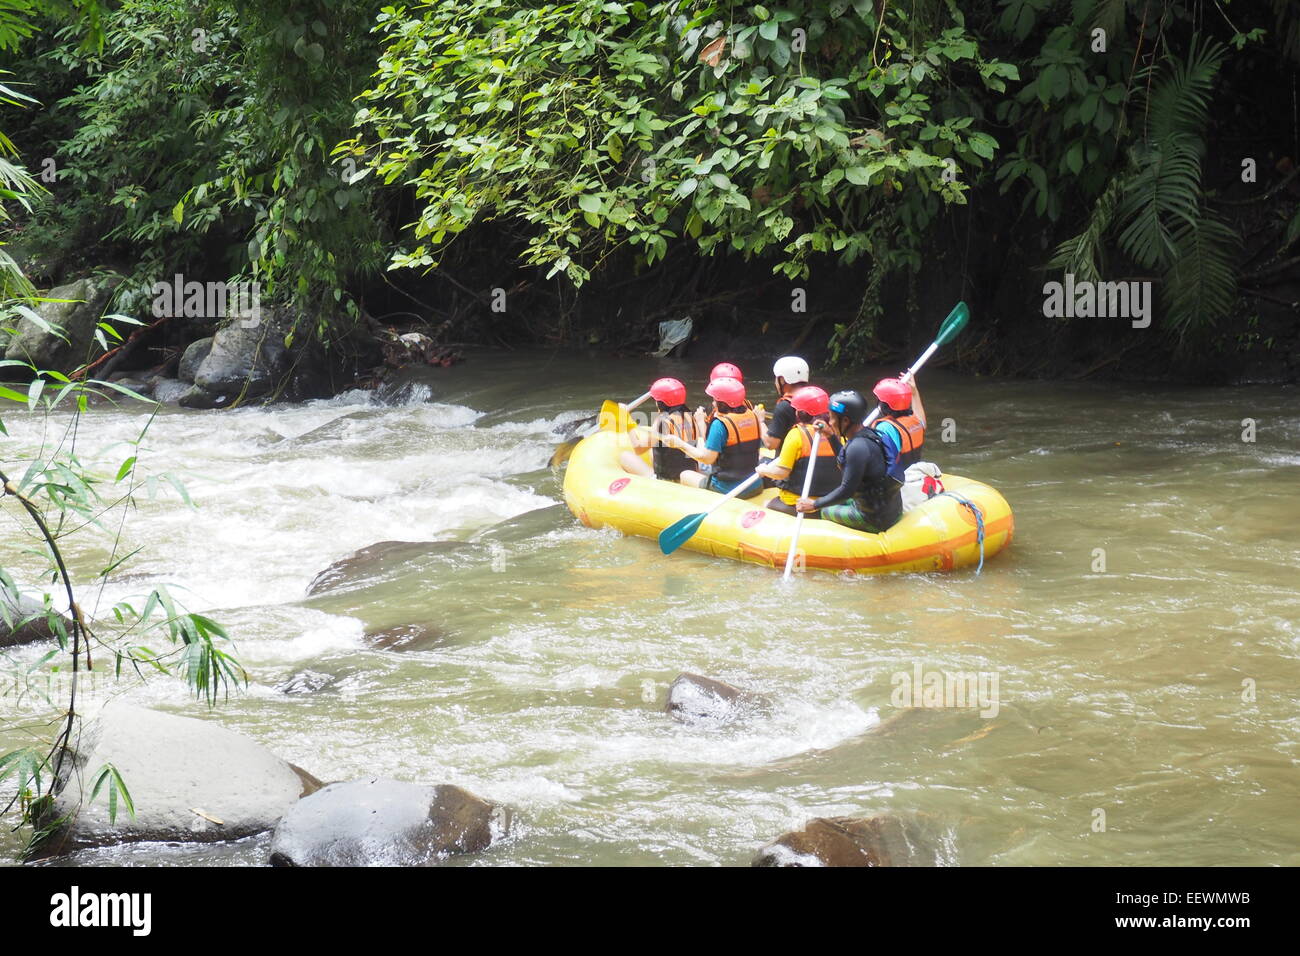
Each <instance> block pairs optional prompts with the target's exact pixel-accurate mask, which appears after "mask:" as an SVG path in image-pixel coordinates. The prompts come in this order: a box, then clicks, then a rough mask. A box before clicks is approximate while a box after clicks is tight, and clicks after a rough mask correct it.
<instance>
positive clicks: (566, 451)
mask: <svg viewBox="0 0 1300 956" xmlns="http://www.w3.org/2000/svg"><path fill="white" fill-rule="evenodd" d="M580 441H582V436H581V435H579V436H578V437H577V438H570V439H569V440H568V441H566V442H565V443H564V444H563V445H560V446H559V447H558V448H556V449H555V453H554V454H552V455H551V460H550V466H551V467H552V468H559V467H560V466H561V465H563V464H564V463H565V462H566V461H568V460H569V457H570V456H571V455H572V454H573V449H575V448H577V447H578V442H580Z"/></svg>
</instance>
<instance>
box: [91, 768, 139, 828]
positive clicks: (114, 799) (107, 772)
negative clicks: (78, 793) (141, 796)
mask: <svg viewBox="0 0 1300 956" xmlns="http://www.w3.org/2000/svg"><path fill="white" fill-rule="evenodd" d="M105 784H107V785H108V822H109V824H110V825H111V824H113V823H116V822H117V804H118V800H119V799H120V800H121V802H122V805H123V806H125V807H126V810H127V812H128V813H129V814H131V816H132V818H134V817H135V802H134V801H133V800H132V799H131V791H130V790H128V789H127V788H126V781H125V780H123V779H122V774H121V773H119V772H118V769H117V768H116V767H114V766H113V765H112V764H111V763H106V764H104V765H103V766H102V767H100V768H99V772H98V773H96V774H95V779H94V780H93V781H92V782H91V790H90V801H91V803H94V802H95V798H96V797H98V796H99V791H100V790H102V789H103V788H104V785H105Z"/></svg>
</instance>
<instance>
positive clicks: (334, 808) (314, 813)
mask: <svg viewBox="0 0 1300 956" xmlns="http://www.w3.org/2000/svg"><path fill="white" fill-rule="evenodd" d="M509 830H510V811H508V810H507V809H505V808H504V807H500V806H497V805H494V804H492V803H489V802H488V801H486V800H483V799H482V798H480V797H477V796H475V795H474V794H472V793H470V792H469V791H468V790H462V789H461V788H460V787H453V786H446V785H443V786H423V785H421V784H416V783H402V782H400V781H397V780H389V779H387V778H384V777H371V778H368V779H363V780H352V781H349V782H347V783H335V784H330V785H329V786H328V787H325V788H324V789H323V790H320V791H319V792H317V793H314V794H312V795H311V796H310V797H307V798H305V799H304V800H302V801H300V802H299V803H297V804H295V805H294V807H293V808H292V809H291V810H290V811H289V812H288V813H286V814H285V816H284V819H283V820H281V821H280V824H279V826H277V827H276V828H275V836H274V837H273V838H272V840H271V865H272V866H433V865H436V864H438V863H439V862H441V861H442V860H443V859H445V858H446V857H447V856H448V855H450V854H453V853H476V852H478V851H480V850H485V849H487V848H488V847H489V846H491V845H492V844H493V843H495V842H496V841H498V840H500V839H502V838H503V837H505V836H506V834H507V833H508V832H509Z"/></svg>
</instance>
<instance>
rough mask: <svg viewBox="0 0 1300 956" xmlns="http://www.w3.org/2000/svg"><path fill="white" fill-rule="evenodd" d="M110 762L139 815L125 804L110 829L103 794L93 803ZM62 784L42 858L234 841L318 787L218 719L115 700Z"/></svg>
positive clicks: (85, 735)
mask: <svg viewBox="0 0 1300 956" xmlns="http://www.w3.org/2000/svg"><path fill="white" fill-rule="evenodd" d="M106 764H111V765H112V766H113V767H114V768H116V769H117V771H118V773H119V774H120V775H121V777H122V779H123V781H124V782H125V783H126V789H127V790H128V791H129V792H130V794H131V800H132V802H133V803H134V804H135V816H134V817H132V816H131V814H130V813H128V812H127V811H126V809H125V808H124V807H123V806H122V804H121V802H120V801H119V803H118V807H117V810H118V812H117V819H116V820H115V821H114V822H111V823H110V822H109V813H108V801H107V799H106V794H105V793H104V791H103V790H102V789H101V791H100V794H99V796H98V797H97V798H96V799H95V800H94V802H91V800H90V794H91V792H92V790H93V789H94V781H95V778H96V777H97V776H98V775H99V772H100V770H101V769H102V768H103V767H104V766H105V765H106ZM56 786H57V794H56V796H55V798H54V802H53V805H52V807H51V808H50V811H49V813H48V819H50V820H58V819H61V818H66V821H65V822H64V823H63V824H61V825H59V826H58V827H56V828H55V829H54V831H53V832H52V833H51V834H50V835H49V836H48V837H47V838H45V839H44V840H42V841H41V842H40V844H39V846H38V847H37V849H36V852H35V855H36V856H38V857H47V856H54V855H57V854H60V853H67V852H69V851H71V850H77V849H81V848H83V847H96V846H109V845H112V844H116V843H132V842H139V841H145V840H150V841H153V840H172V841H178V842H196V843H197V842H213V841H220V840H236V839H239V838H241V837H246V836H251V835H252V834H255V833H262V832H263V831H265V830H269V829H271V828H272V827H274V826H275V825H276V823H277V822H279V820H280V818H281V817H282V816H283V815H284V813H285V811H287V810H288V809H289V808H290V807H292V806H293V805H294V804H295V803H296V802H297V801H298V799H299V798H300V797H303V796H306V795H308V794H310V793H313V792H315V791H316V790H318V789H319V788H320V786H321V782H320V781H319V780H317V779H316V778H315V777H313V776H312V775H311V774H309V773H307V772H306V771H305V770H302V769H300V768H298V767H295V766H294V765H293V764H290V763H287V762H286V761H284V760H281V759H280V758H279V757H277V756H276V755H275V754H273V753H271V752H270V751H269V750H267V749H266V748H264V747H263V746H262V745H261V744H259V743H257V742H256V741H254V740H252V739H251V738H249V737H245V736H244V735H243V734H238V733H235V732H234V731H231V730H227V729H226V728H224V727H222V726H220V725H219V724H216V723H213V722H212V721H207V720H195V719H193V718H190V717H177V716H174V715H171V714H162V713H158V712H156V711H152V710H145V709H143V708H140V707H134V706H131V705H128V704H110V705H109V706H107V707H105V708H104V710H103V711H102V712H101V713H100V715H99V718H98V719H97V720H95V721H94V722H93V723H92V724H90V725H89V726H88V727H87V728H85V730H84V731H83V732H82V734H81V737H80V739H79V740H78V741H77V746H76V752H75V753H74V754H73V755H72V759H71V760H70V761H69V762H68V763H66V764H65V766H64V770H63V774H62V779H61V780H60V781H58V783H57V785H56Z"/></svg>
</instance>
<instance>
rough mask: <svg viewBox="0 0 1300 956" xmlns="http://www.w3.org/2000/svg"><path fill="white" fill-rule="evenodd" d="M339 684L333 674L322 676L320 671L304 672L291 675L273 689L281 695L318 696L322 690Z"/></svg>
mask: <svg viewBox="0 0 1300 956" xmlns="http://www.w3.org/2000/svg"><path fill="white" fill-rule="evenodd" d="M338 682H339V678H338V677H336V676H335V675H333V674H322V673H321V672H320V671H313V670H305V671H298V673H296V674H291V675H290V676H289V677H287V678H285V679H284V680H282V681H281V682H280V683H278V684H276V685H275V689H276V690H277V691H279V692H280V693H281V694H291V695H299V694H318V693H320V692H321V691H323V690H328V689H329V688H330V687H333V686H334V685H335V684H337V683H338Z"/></svg>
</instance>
